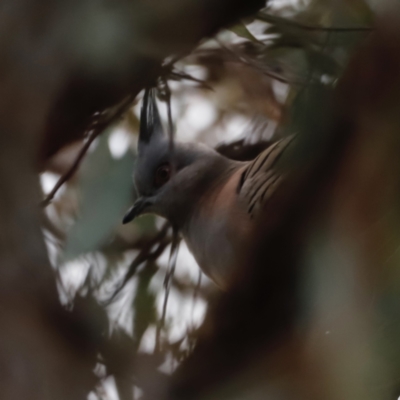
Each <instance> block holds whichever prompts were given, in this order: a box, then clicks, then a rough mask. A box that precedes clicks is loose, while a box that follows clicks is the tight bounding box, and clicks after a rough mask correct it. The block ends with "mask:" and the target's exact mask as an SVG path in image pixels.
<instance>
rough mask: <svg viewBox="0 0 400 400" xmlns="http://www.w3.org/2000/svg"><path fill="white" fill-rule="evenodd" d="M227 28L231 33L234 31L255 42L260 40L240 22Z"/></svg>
mask: <svg viewBox="0 0 400 400" xmlns="http://www.w3.org/2000/svg"><path fill="white" fill-rule="evenodd" d="M229 30H230V31H231V32H233V33H236V35H238V36H240V37H241V38H244V39H247V40H250V41H252V42H255V43H260V41H259V40H258V39H257V38H256V37H255V36H254V35H253V34H252V33H251V32H250V31H249V30H248V29H247V27H246V25H245V24H243V23H242V22H239V23H238V24H236V25H234V26H232V27H230V28H229Z"/></svg>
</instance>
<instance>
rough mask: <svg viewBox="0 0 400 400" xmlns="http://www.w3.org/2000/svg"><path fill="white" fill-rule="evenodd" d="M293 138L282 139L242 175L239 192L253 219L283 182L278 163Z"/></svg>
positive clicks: (254, 161) (255, 160) (249, 165)
mask: <svg viewBox="0 0 400 400" xmlns="http://www.w3.org/2000/svg"><path fill="white" fill-rule="evenodd" d="M292 140H293V136H290V137H287V138H284V139H281V140H279V141H277V142H276V143H274V144H273V145H271V146H270V147H268V148H267V149H266V150H264V151H263V152H262V153H261V154H260V155H259V156H258V157H257V158H256V159H254V160H253V161H251V162H250V163H249V164H248V166H247V167H246V168H245V169H244V171H243V172H242V174H241V177H240V181H239V185H238V188H237V192H238V195H239V198H240V200H241V201H243V203H244V204H245V205H246V207H247V212H248V213H249V214H250V215H251V216H252V217H253V216H254V215H255V214H256V213H257V212H258V210H260V208H262V207H263V206H264V205H265V204H266V203H267V202H268V200H269V199H270V198H271V196H272V195H273V194H274V192H275V191H276V188H277V187H278V186H279V184H280V183H281V182H282V180H283V178H284V175H283V174H282V172H281V171H279V170H277V168H276V163H277V161H278V160H279V158H280V156H281V155H282V154H283V153H284V151H285V149H286V148H287V146H288V145H289V143H290V142H291V141H292Z"/></svg>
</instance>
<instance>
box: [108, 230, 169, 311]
mask: <svg viewBox="0 0 400 400" xmlns="http://www.w3.org/2000/svg"><path fill="white" fill-rule="evenodd" d="M169 227H170V225H169V223H168V222H166V223H165V224H164V225H163V227H162V228H161V230H160V231H159V232H158V233H157V234H156V235H155V236H154V237H153V238H152V239H151V240H149V241H148V242H147V243H146V244H145V245H144V246H143V248H142V250H141V251H140V253H139V254H138V256H137V257H136V258H135V259H134V260H133V261H132V263H131V265H130V266H129V268H128V271H127V272H126V274H125V276H124V278H123V280H122V282H121V283H120V284H119V285H118V287H117V289H115V291H114V293H113V294H112V295H111V296H110V298H109V299H108V300H106V301H105V302H104V304H105V305H109V304H111V303H112V301H113V300H114V299H115V298H116V296H117V295H118V294H119V293H120V292H121V290H122V289H123V288H124V287H125V285H126V284H127V282H128V281H129V280H130V279H131V278H132V277H133V275H134V274H135V272H136V270H137V269H138V267H139V266H140V265H141V264H142V263H144V262H147V261H151V260H156V259H157V258H158V257H159V256H160V255H161V253H162V252H163V251H164V249H165V248H166V247H167V246H168V244H169V243H170V240H169V239H168V238H166V235H167V232H168V229H169ZM157 243H158V247H157V248H156V249H155V250H154V251H153V252H151V249H152V248H153V246H154V245H155V244H157Z"/></svg>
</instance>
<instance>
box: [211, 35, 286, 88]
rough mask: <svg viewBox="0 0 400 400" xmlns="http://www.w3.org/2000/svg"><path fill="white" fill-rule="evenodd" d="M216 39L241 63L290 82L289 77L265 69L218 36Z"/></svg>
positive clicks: (271, 76) (274, 77)
mask: <svg viewBox="0 0 400 400" xmlns="http://www.w3.org/2000/svg"><path fill="white" fill-rule="evenodd" d="M215 40H216V42H217V43H218V44H219V45H220V46H221V48H222V49H224V50H225V51H226V52H228V53H229V54H231V55H232V56H234V58H236V59H237V60H238V61H240V62H241V63H243V64H245V65H248V66H249V67H253V68H255V69H256V70H258V71H260V72H261V73H262V74H264V75H266V76H269V77H270V78H272V79H275V80H277V81H279V82H283V83H289V81H288V80H287V79H285V78H283V77H281V76H279V75H276V74H274V73H273V72H271V71H266V70H265V69H263V68H261V67H260V66H259V65H257V64H256V63H254V62H253V61H252V60H250V59H249V58H248V57H245V56H244V55H243V54H237V53H236V52H235V51H233V50H232V49H231V48H229V47H228V46H226V45H225V44H224V43H222V42H221V41H220V40H219V39H218V38H216V39H215Z"/></svg>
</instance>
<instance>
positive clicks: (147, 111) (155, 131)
mask: <svg viewBox="0 0 400 400" xmlns="http://www.w3.org/2000/svg"><path fill="white" fill-rule="evenodd" d="M163 137H164V129H163V126H162V123H161V118H160V114H159V112H158V107H157V102H156V89H155V88H151V89H148V88H147V89H146V90H145V92H144V97H143V104H142V110H141V113H140V132H139V146H138V147H139V152H140V151H141V149H143V148H144V147H145V146H146V145H148V144H149V143H150V142H152V141H154V140H159V139H161V138H163Z"/></svg>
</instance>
